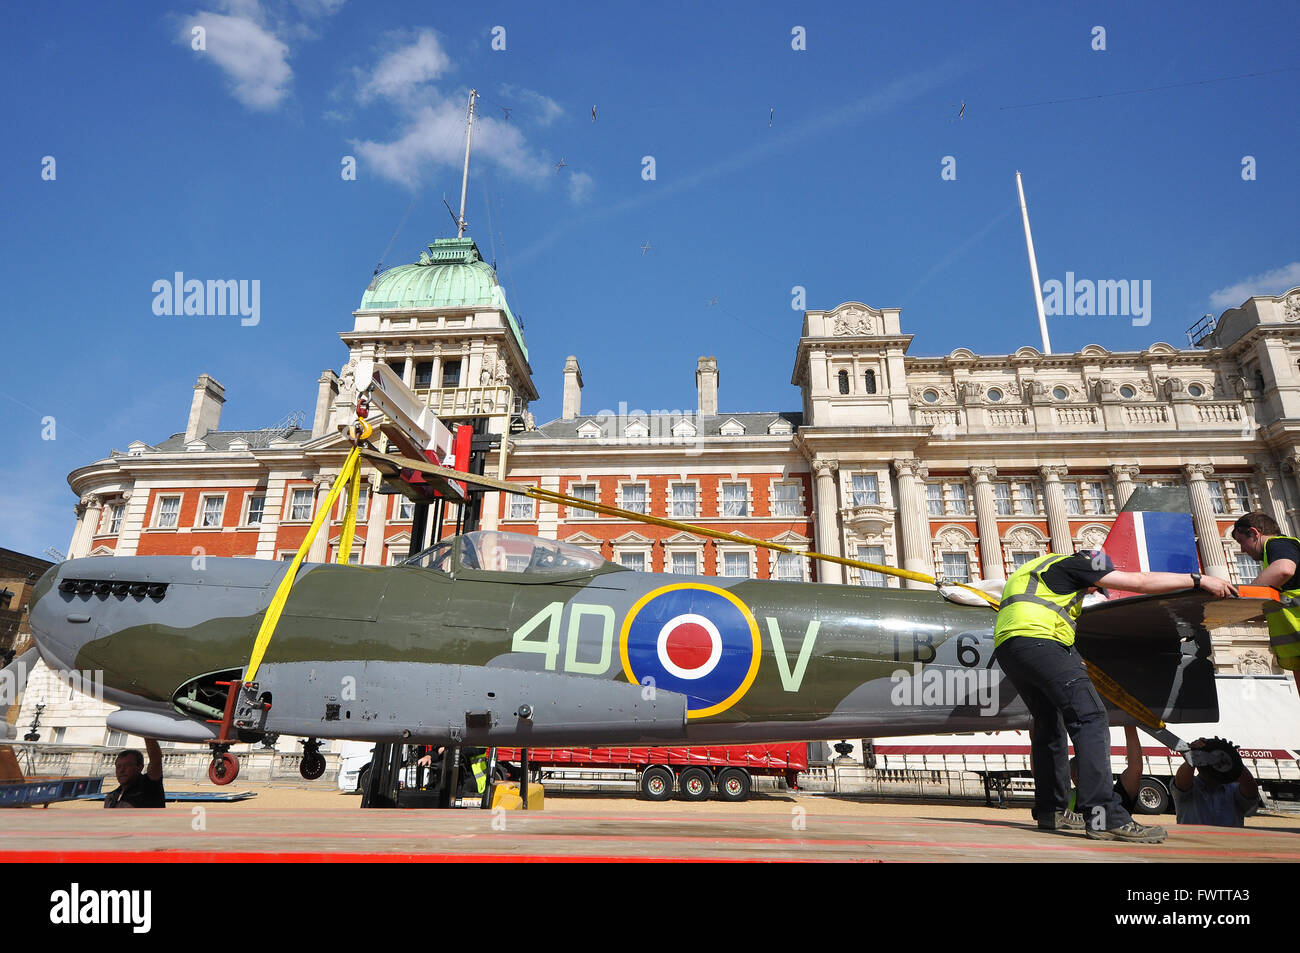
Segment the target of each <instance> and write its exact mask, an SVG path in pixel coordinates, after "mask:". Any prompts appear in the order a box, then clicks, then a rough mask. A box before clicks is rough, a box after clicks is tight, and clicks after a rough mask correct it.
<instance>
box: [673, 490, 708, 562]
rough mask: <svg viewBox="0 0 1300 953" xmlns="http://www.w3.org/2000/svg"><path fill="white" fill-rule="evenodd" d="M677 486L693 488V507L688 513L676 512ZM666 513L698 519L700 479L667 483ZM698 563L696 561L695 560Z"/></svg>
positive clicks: (675, 516)
mask: <svg viewBox="0 0 1300 953" xmlns="http://www.w3.org/2000/svg"><path fill="white" fill-rule="evenodd" d="M679 486H689V487H691V488H693V489H694V491H695V496H694V504H693V509H692V510H691V512H689V513H681V512H678V509H677V504H678V502H679V501H678V499H677V493H676V489H677V487H679ZM668 515H669V516H670V517H671V518H672V519H675V520H679V519H699V516H700V481H699V480H673V481H672V482H670V483H669V484H668ZM697 565H698V562H697Z"/></svg>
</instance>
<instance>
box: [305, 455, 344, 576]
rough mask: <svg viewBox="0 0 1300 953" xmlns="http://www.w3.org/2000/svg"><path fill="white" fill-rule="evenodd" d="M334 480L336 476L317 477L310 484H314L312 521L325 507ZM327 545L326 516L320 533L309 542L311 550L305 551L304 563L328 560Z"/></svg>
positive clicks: (328, 524) (328, 534)
mask: <svg viewBox="0 0 1300 953" xmlns="http://www.w3.org/2000/svg"><path fill="white" fill-rule="evenodd" d="M336 479H338V475H337V474H336V475H334V476H318V477H316V478H315V479H313V480H312V482H313V483H314V484H316V503H315V505H314V506H313V507H312V508H311V513H312V519H315V518H316V514H317V513H319V512H320V508H321V507H322V506H324V505H325V498H326V497H327V496H328V495H329V491H330V487H331V486H332V485H333V483H334V481H335V480H336ZM329 545H330V518H329V517H328V516H327V517H325V522H324V523H322V524H321V528H320V532H318V533H317V534H316V538H315V539H313V540H312V541H311V548H310V549H308V550H307V559H306V560H305V562H309V563H323V562H325V560H327V559H329Z"/></svg>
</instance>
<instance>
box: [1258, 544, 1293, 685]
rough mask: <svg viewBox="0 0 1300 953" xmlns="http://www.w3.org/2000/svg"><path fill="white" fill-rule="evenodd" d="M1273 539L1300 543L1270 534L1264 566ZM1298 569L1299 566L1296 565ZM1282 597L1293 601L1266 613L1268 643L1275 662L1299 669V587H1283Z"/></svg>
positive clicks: (1265, 566)
mask: <svg viewBox="0 0 1300 953" xmlns="http://www.w3.org/2000/svg"><path fill="white" fill-rule="evenodd" d="M1275 539H1289V540H1291V542H1293V543H1296V544H1300V539H1296V538H1295V537H1294V536H1270V537H1269V538H1268V539H1267V540H1265V542H1264V568H1265V569H1267V568H1268V544H1269V542H1270V541H1272V540H1275ZM1297 569H1300V567H1297ZM1281 591H1282V598H1283V599H1286V598H1287V597H1290V600H1291V601H1292V602H1293V603H1295V604H1294V605H1292V606H1289V607H1287V608H1285V609H1282V610H1281V611H1279V612H1270V613H1268V645H1269V648H1271V649H1272V650H1273V654H1274V655H1276V656H1277V664H1278V665H1280V666H1281V667H1282V668H1284V669H1286V670H1287V671H1288V672H1294V671H1300V589H1283V590H1281Z"/></svg>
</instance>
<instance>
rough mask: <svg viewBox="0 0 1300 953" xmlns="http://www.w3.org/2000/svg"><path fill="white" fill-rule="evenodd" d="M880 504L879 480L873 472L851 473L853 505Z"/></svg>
mask: <svg viewBox="0 0 1300 953" xmlns="http://www.w3.org/2000/svg"><path fill="white" fill-rule="evenodd" d="M879 504H880V480H879V478H877V476H876V475H875V474H874V473H855V474H853V505H854V506H865V505H871V506H878V505H879Z"/></svg>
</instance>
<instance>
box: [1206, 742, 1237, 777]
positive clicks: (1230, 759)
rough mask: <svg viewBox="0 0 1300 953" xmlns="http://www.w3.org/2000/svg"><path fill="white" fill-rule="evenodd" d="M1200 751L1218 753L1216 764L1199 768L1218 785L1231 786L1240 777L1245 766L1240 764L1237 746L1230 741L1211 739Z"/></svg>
mask: <svg viewBox="0 0 1300 953" xmlns="http://www.w3.org/2000/svg"><path fill="white" fill-rule="evenodd" d="M1201 750H1202V751H1216V752H1219V753H1220V757H1219V758H1218V763H1217V764H1215V765H1205V766H1203V767H1202V768H1201V771H1202V772H1203V773H1205V774H1208V775H1209V776H1210V777H1212V778H1214V780H1216V781H1218V782H1219V783H1220V784H1231V783H1232V782H1233V781H1235V780H1237V778H1239V777H1241V771H1242V769H1243V768H1244V767H1245V765H1243V764H1242V763H1241V754H1240V753H1239V752H1238V751H1237V746H1236V745H1234V744H1233V743H1232V742H1231V741H1228V740H1226V739H1224V738H1211V739H1210V740H1208V741H1207V742H1205V747H1204V748H1202V749H1201Z"/></svg>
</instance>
